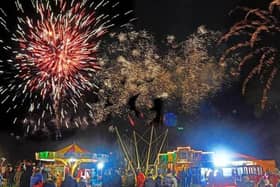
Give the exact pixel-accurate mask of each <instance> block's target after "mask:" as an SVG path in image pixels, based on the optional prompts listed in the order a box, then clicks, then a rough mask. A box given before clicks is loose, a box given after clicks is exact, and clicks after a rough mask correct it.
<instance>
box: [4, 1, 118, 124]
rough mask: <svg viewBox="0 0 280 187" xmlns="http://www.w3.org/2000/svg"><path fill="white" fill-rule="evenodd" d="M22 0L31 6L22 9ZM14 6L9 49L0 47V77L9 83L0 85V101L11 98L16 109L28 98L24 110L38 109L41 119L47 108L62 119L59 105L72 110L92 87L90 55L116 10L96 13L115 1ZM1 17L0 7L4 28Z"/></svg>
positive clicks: (96, 67)
mask: <svg viewBox="0 0 280 187" xmlns="http://www.w3.org/2000/svg"><path fill="white" fill-rule="evenodd" d="M28 3H29V4H30V5H31V6H32V9H33V10H30V8H29V9H26V8H25V6H26V5H27V4H28ZM15 6H16V10H17V13H18V17H17V22H18V23H17V26H16V30H15V31H14V32H9V33H10V35H11V38H10V39H9V40H8V42H7V43H11V42H12V43H13V44H12V45H11V46H13V47H11V46H9V45H5V46H3V49H4V50H6V51H8V52H10V56H11V57H10V58H11V59H8V60H6V61H5V62H4V63H3V64H5V63H6V65H8V66H9V67H11V68H10V70H9V72H8V71H6V72H5V73H3V76H5V78H6V79H8V80H9V81H10V82H11V83H10V84H8V85H5V86H3V88H2V89H1V93H2V94H4V95H6V94H7V95H6V96H5V97H4V99H3V100H2V101H1V103H6V102H10V101H12V102H14V103H15V105H14V106H13V107H11V108H17V107H18V105H24V104H26V103H27V102H28V101H30V100H31V103H30V104H29V107H28V111H29V113H36V112H37V113H38V112H40V111H41V117H44V116H45V115H46V113H47V112H46V111H49V113H50V114H51V115H53V114H55V115H59V116H60V117H65V116H67V114H68V113H69V111H66V110H65V108H68V109H69V108H73V109H72V110H73V112H74V111H76V110H77V108H78V104H79V100H80V98H81V97H83V95H84V92H89V91H91V90H92V89H96V88H97V86H96V85H95V84H94V82H92V78H93V77H94V75H95V73H96V71H98V70H100V65H99V64H98V60H97V57H96V56H97V50H98V46H99V42H100V38H101V36H103V35H104V34H105V33H106V32H107V30H108V29H109V28H110V27H113V26H114V24H113V23H112V19H115V18H117V17H119V14H118V15H114V16H112V17H111V16H109V15H107V14H98V15H97V13H96V12H97V10H99V9H101V8H104V7H107V6H109V7H110V8H111V7H116V6H118V3H115V4H113V5H111V4H110V2H109V1H104V0H102V1H100V2H99V3H96V4H94V3H93V2H92V1H90V0H83V1H78V0H72V1H71V2H68V1H66V0H51V1H44V0H30V1H29V2H26V3H25V4H22V3H21V2H20V1H19V0H17V1H15ZM89 7H94V8H93V9H89ZM26 10H28V11H26ZM30 11H31V12H32V13H33V14H31V15H32V16H30V14H29V13H30ZM27 12H28V15H26V13H27ZM6 17H7V14H6V13H5V12H4V10H3V9H0V24H1V25H2V27H3V28H4V29H5V30H6V31H9V29H8V26H7V22H6ZM6 40H7V39H6ZM0 43H5V42H2V40H1V42H0ZM12 56H13V57H14V58H13V57H12ZM1 72H2V71H1ZM11 75H14V76H13V77H9V76H11ZM7 77H9V78H7ZM11 93H13V94H14V96H10V94H11ZM16 100H21V101H20V102H15V101H16ZM19 103H20V104H19ZM68 109H67V110H68ZM10 110H11V109H8V111H10ZM60 120H61V119H60ZM67 126H68V125H67Z"/></svg>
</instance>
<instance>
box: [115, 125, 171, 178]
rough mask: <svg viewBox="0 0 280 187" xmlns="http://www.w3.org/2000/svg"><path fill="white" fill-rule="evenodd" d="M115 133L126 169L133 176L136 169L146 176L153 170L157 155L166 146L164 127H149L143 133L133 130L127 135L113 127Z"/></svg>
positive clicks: (166, 132) (166, 130)
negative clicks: (130, 171) (129, 170)
mask: <svg viewBox="0 0 280 187" xmlns="http://www.w3.org/2000/svg"><path fill="white" fill-rule="evenodd" d="M115 133H116V135H117V140H118V143H119V145H120V147H121V150H122V152H123V155H124V158H125V160H126V161H127V165H128V168H129V169H131V170H132V172H133V173H134V175H136V170H137V169H142V170H143V171H144V173H145V175H147V174H148V173H149V172H150V168H151V166H152V167H154V168H155V166H156V161H157V159H158V154H159V153H160V152H162V151H163V150H164V149H165V148H166V145H167V141H166V139H167V135H168V129H167V128H164V127H155V126H153V125H151V126H149V127H147V128H146V130H145V132H144V133H141V132H140V131H139V129H138V130H137V129H136V128H134V129H133V130H132V133H130V134H129V135H127V134H125V133H122V132H120V131H119V130H118V128H117V127H115ZM140 133H141V134H140ZM139 150H141V151H139ZM155 172H157V171H155Z"/></svg>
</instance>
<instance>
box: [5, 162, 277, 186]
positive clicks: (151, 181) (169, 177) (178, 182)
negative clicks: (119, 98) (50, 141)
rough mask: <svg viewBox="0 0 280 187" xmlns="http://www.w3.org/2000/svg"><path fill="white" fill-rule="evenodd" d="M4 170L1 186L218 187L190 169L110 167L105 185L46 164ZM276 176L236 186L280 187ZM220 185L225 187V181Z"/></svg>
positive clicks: (247, 180)
mask: <svg viewBox="0 0 280 187" xmlns="http://www.w3.org/2000/svg"><path fill="white" fill-rule="evenodd" d="M3 168H4V169H3ZM0 169H1V170H0V187H191V186H193V185H196V186H209V185H207V184H210V183H211V184H214V185H212V186H217V185H215V181H214V180H213V179H211V175H210V176H209V177H208V179H207V180H208V181H207V182H206V183H202V181H201V176H200V178H196V177H195V176H193V174H192V173H191V172H189V170H188V169H186V168H185V169H183V170H182V171H180V172H177V173H175V172H174V171H172V170H170V169H167V170H166V171H164V172H159V173H158V174H157V175H154V174H153V172H150V173H148V174H147V175H145V174H144V173H143V172H142V171H141V170H137V171H136V173H135V172H133V171H132V170H120V169H112V168H107V169H106V170H104V171H103V172H102V177H101V178H99V179H98V180H99V181H101V182H100V183H96V184H95V185H93V183H92V181H89V180H88V178H86V177H85V176H84V175H81V176H79V175H77V173H76V175H75V174H74V176H75V177H73V176H72V175H71V172H65V173H64V177H63V178H61V179H59V178H58V177H57V176H55V175H53V174H52V173H51V172H50V171H49V170H47V169H46V168H45V167H44V165H42V164H40V163H39V164H35V163H32V162H31V161H23V162H21V163H19V164H17V165H15V166H14V167H13V166H12V165H7V166H5V167H2V168H0ZM272 176H273V175H270V177H269V175H266V176H264V177H261V178H260V179H259V181H258V182H257V183H256V182H252V181H250V178H249V177H248V176H242V177H241V178H240V180H238V181H235V182H234V183H235V185H234V186H237V187H255V186H258V187H280V180H279V177H276V178H273V177H272ZM215 177H216V179H215V180H217V179H219V175H218V173H217V174H216V175H215ZM212 180H213V181H212ZM272 180H279V182H278V183H277V185H273V184H276V183H275V181H274V182H272ZM216 182H217V181H216ZM272 183H273V184H272ZM217 184H221V181H219V183H217Z"/></svg>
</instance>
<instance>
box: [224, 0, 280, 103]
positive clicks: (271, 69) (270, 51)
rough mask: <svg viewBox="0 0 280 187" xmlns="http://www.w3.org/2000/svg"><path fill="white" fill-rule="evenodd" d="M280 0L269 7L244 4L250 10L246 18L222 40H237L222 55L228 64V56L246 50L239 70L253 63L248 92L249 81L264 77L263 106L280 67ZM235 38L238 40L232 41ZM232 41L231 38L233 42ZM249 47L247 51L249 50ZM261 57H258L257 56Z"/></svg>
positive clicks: (235, 25)
mask: <svg viewBox="0 0 280 187" xmlns="http://www.w3.org/2000/svg"><path fill="white" fill-rule="evenodd" d="M279 7H280V1H279V0H273V1H272V2H271V3H270V5H269V8H268V10H260V9H248V8H240V9H241V10H243V11H245V12H246V15H245V17H244V19H243V20H241V21H240V22H237V23H236V24H234V25H233V26H232V27H231V29H230V30H229V31H228V32H227V33H226V34H225V35H224V36H223V37H222V38H221V40H220V43H221V42H228V43H231V42H233V45H232V46H231V47H229V48H228V49H227V50H226V51H225V53H224V54H223V56H222V57H221V59H220V63H221V64H224V62H225V59H226V58H227V57H228V56H229V55H230V54H231V53H234V52H239V53H240V54H244V55H243V56H242V59H241V61H240V63H239V68H238V69H239V71H241V70H242V68H243V67H244V66H245V65H246V66H248V65H249V66H251V67H252V69H251V70H250V71H249V73H248V75H247V77H246V78H245V80H244V82H243V89H242V93H243V94H244V93H245V91H246V88H247V85H248V82H249V81H250V80H251V79H252V78H253V77H254V76H256V75H259V76H260V77H261V79H262V80H263V81H264V89H263V95H262V102H261V107H262V108H264V107H265V105H266V103H267V100H268V91H269V90H270V88H271V85H272V81H273V79H274V78H275V76H276V75H277V73H278V69H279V49H280V46H279V42H277V40H279V34H280V22H279V17H277V15H276V14H277V13H279V12H277V11H279ZM231 40H235V41H231ZM229 41H231V42H229ZM245 51H246V52H245ZM256 59H257V60H256Z"/></svg>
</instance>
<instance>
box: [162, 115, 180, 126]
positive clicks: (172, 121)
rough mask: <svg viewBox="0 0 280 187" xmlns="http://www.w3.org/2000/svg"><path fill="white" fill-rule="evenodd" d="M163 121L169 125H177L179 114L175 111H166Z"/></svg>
mask: <svg viewBox="0 0 280 187" xmlns="http://www.w3.org/2000/svg"><path fill="white" fill-rule="evenodd" d="M163 123H164V125H166V126H167V127H175V126H177V116H176V115H175V114H174V113H165V114H164V116H163Z"/></svg>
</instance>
